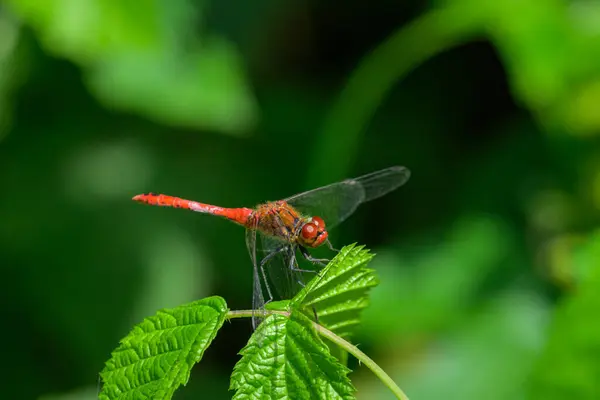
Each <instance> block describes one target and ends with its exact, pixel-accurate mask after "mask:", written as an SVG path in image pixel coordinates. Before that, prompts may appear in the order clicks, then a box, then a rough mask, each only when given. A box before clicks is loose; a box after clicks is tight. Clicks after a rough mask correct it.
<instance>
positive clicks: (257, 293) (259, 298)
mask: <svg viewBox="0 0 600 400" xmlns="http://www.w3.org/2000/svg"><path fill="white" fill-rule="evenodd" d="M253 228H254V229H253ZM255 228H256V227H249V229H247V230H246V247H247V248H248V253H249V254H250V260H251V261H252V266H253V268H252V281H253V286H252V328H254V329H256V328H257V327H258V324H260V322H261V321H262V318H263V317H264V307H265V297H264V294H263V290H262V285H261V279H262V278H261V274H260V272H259V265H258V263H257V257H256V229H255Z"/></svg>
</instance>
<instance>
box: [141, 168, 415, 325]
mask: <svg viewBox="0 0 600 400" xmlns="http://www.w3.org/2000/svg"><path fill="white" fill-rule="evenodd" d="M409 177H410V170H409V169H408V168H406V167H403V166H393V167H389V168H386V169H383V170H380V171H376V172H372V173H370V174H367V175H363V176H360V177H358V178H353V179H346V180H343V181H340V182H337V183H333V184H330V185H327V186H323V187H320V188H317V189H313V190H309V191H307V192H303V193H300V194H296V195H293V196H291V197H288V198H286V199H283V200H277V201H267V202H265V203H262V204H259V205H258V206H256V207H254V208H247V207H240V208H227V207H220V206H215V205H210V204H205V203H200V202H197V201H193V200H186V199H183V198H179V197H174V196H169V195H165V194H157V193H145V194H139V195H136V196H134V197H133V200H134V201H137V202H140V203H145V204H149V205H153V206H162V207H173V208H182V209H186V210H191V211H195V212H199V213H203V214H211V215H215V216H219V217H223V218H226V219H228V220H230V221H232V222H234V223H236V224H238V225H241V226H243V227H245V228H246V247H247V250H248V252H249V254H250V258H251V260H252V265H253V296H252V309H253V312H256V311H257V310H263V311H264V307H265V305H266V304H268V303H269V302H271V301H273V299H274V296H273V290H272V287H271V284H272V285H273V289H275V293H276V294H277V295H279V296H280V297H281V298H282V299H284V298H286V297H287V296H292V295H293V294H294V291H296V290H297V287H298V286H297V285H300V286H304V284H303V281H302V278H301V276H302V273H305V272H315V273H316V272H317V271H314V270H307V269H301V268H300V267H299V264H298V262H297V259H296V254H297V253H298V252H299V253H300V254H301V255H302V256H303V258H304V259H306V260H307V261H309V262H310V263H312V264H314V265H318V266H324V265H325V264H326V263H327V262H329V260H328V259H321V258H316V257H313V256H312V255H311V253H310V251H309V249H315V248H317V247H320V246H323V245H326V246H327V247H328V248H329V249H331V250H333V251H336V249H335V248H334V247H333V245H332V244H331V242H330V240H329V230H330V229H332V228H334V227H335V226H337V225H338V224H340V223H341V222H343V221H344V220H346V219H347V218H348V217H349V216H350V215H352V214H353V213H354V212H355V211H356V209H357V208H358V206H359V205H361V204H362V203H365V202H368V201H371V200H374V199H376V198H379V197H381V196H383V195H385V194H388V193H389V192H391V191H393V190H396V189H397V188H399V187H400V186H402V185H403V184H405V183H406V181H408V179H409ZM267 275H268V276H269V278H270V279H269V278H268V277H267ZM269 282H271V284H270V283H269ZM263 288H264V290H263ZM265 294H266V296H267V297H268V299H267V301H265ZM252 320H253V326H254V328H255V329H256V326H257V325H258V323H260V320H261V319H260V317H257V316H253V319H252Z"/></svg>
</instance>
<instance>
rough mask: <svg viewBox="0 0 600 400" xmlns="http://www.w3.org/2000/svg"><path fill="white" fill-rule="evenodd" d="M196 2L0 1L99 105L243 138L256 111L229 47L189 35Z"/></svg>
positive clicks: (197, 17) (197, 16)
mask: <svg viewBox="0 0 600 400" xmlns="http://www.w3.org/2000/svg"><path fill="white" fill-rule="evenodd" d="M204 3H205V2H203V1H200V2H195V4H192V3H191V2H190V1H189V0H158V1H154V0H141V1H138V2H127V1H125V2H123V1H118V0H87V1H59V0H48V1H36V0H9V2H8V4H9V6H10V7H11V11H13V13H14V14H15V15H17V16H18V17H19V18H21V19H22V21H23V22H24V23H26V24H28V25H29V26H31V27H32V28H33V31H34V32H35V33H36V35H37V37H38V40H39V41H40V43H41V44H42V46H44V48H45V49H46V50H47V51H48V52H50V53H53V54H55V55H57V56H61V57H65V58H67V59H69V60H70V61H72V62H74V63H77V64H78V65H79V66H80V67H81V68H82V70H83V73H84V77H85V82H86V84H87V85H88V86H89V88H90V91H92V92H93V94H94V95H95V96H96V97H97V98H98V99H99V100H100V101H101V102H102V103H104V104H105V105H106V106H107V107H109V108H118V109H120V110H125V111H130V112H134V113H137V114H139V115H142V116H144V117H147V118H149V119H152V120H154V121H158V122H160V123H164V124H168V125H171V126H178V127H180V126H183V127H189V128H196V129H197V128H201V129H213V130H216V131H220V132H223V133H228V134H233V135H243V134H245V133H247V132H248V131H249V128H250V127H251V125H253V124H254V123H255V122H256V113H257V106H256V104H255V100H254V98H253V95H252V93H251V89H250V88H249V86H248V85H247V79H246V76H245V69H244V65H243V64H244V63H243V60H242V58H241V56H240V54H239V52H238V51H237V49H236V48H235V46H234V45H233V44H232V43H231V42H230V41H228V40H226V39H225V38H223V37H221V36H218V35H215V34H211V33H210V32H208V33H207V34H205V35H204V37H201V38H200V37H198V36H197V35H196V34H194V30H195V29H196V28H197V27H198V25H199V24H200V23H201V22H202V20H203V18H202V17H203V15H202V11H203V5H204ZM0 31H1V29H0ZM0 33H1V32H0Z"/></svg>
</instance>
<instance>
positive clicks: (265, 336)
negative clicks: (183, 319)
mask: <svg viewBox="0 0 600 400" xmlns="http://www.w3.org/2000/svg"><path fill="white" fill-rule="evenodd" d="M240 354H241V355H242V358H241V360H240V361H239V362H238V363H237V364H236V366H235V368H234V371H233V374H232V375H231V385H230V389H232V390H235V391H236V393H235V395H234V396H233V398H234V399H236V400H242V399H264V400H267V399H285V398H289V399H298V400H302V399H307V400H308V399H354V388H353V386H352V384H351V382H350V380H349V379H348V376H347V374H348V372H349V370H348V369H347V368H346V367H344V366H343V365H341V364H340V363H339V362H338V361H337V359H336V358H335V357H333V356H332V355H331V354H329V349H328V348H327V346H326V345H325V343H324V342H323V341H322V340H321V338H320V337H319V336H318V335H317V333H316V332H315V330H314V328H313V326H312V322H311V321H310V320H309V319H308V318H306V317H305V316H304V315H302V314H301V313H296V312H292V314H291V316H290V317H289V318H288V317H287V316H284V315H280V314H272V315H270V316H268V317H267V318H266V319H265V320H264V321H263V322H262V323H261V324H260V325H259V326H258V328H257V329H256V331H255V332H254V335H252V337H251V338H250V341H249V342H248V345H246V347H244V348H243V349H242V351H241V352H240Z"/></svg>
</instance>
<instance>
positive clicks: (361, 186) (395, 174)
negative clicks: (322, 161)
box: [286, 166, 410, 229]
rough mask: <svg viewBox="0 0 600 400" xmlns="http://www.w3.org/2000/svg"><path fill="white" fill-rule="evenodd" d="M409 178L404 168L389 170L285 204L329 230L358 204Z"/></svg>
mask: <svg viewBox="0 0 600 400" xmlns="http://www.w3.org/2000/svg"><path fill="white" fill-rule="evenodd" d="M409 177H410V171H409V170H408V169H407V168H405V167H399V166H396V167H390V168H386V169H383V170H381V171H376V172H372V173H370V174H367V175H363V176H361V177H358V178H354V179H346V180H345V181H342V182H338V183H333V184H331V185H327V186H323V187H320V188H318V189H313V190H309V191H308V192H304V193H300V194H297V195H294V196H292V197H289V198H287V199H286V201H287V202H288V203H289V204H290V205H291V206H293V207H294V208H296V209H298V211H300V212H302V213H305V214H307V215H308V216H319V217H321V218H323V220H324V221H325V224H326V226H327V229H331V228H333V227H334V226H336V225H337V224H339V223H340V222H342V221H344V220H345V219H346V218H348V217H349V216H350V215H352V213H354V211H356V209H357V208H358V206H359V205H360V204H361V203H364V202H366V201H370V200H373V199H376V198H378V197H381V196H383V195H385V194H387V193H389V192H391V191H393V190H395V189H397V188H399V187H400V186H402V185H403V184H404V183H406V181H407V180H408V178H409Z"/></svg>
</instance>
